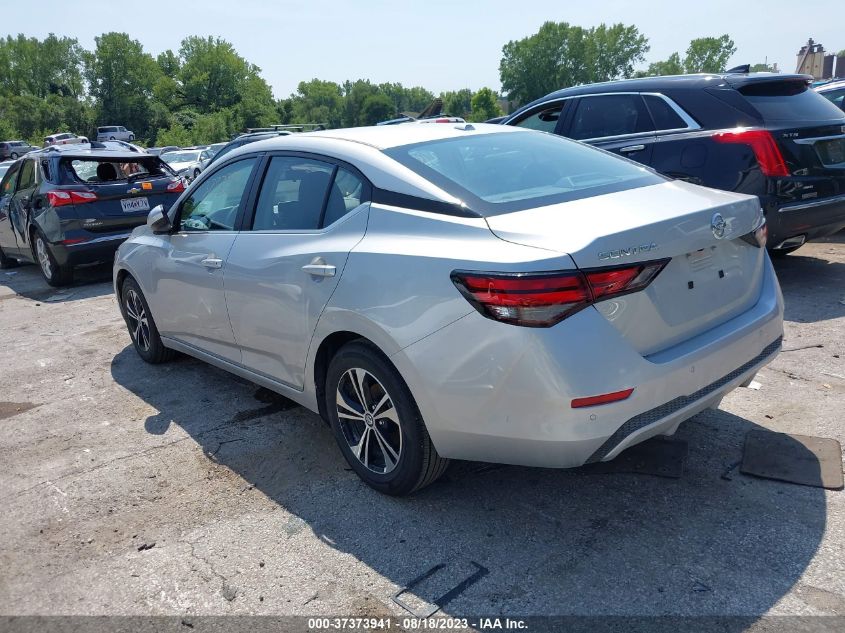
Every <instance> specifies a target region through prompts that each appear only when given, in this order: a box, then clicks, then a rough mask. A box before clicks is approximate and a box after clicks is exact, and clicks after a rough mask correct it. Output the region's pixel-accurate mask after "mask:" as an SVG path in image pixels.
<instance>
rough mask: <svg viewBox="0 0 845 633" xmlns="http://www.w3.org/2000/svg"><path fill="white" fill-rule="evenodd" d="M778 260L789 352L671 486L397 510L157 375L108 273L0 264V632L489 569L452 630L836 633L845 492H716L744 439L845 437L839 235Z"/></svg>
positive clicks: (268, 423)
mask: <svg viewBox="0 0 845 633" xmlns="http://www.w3.org/2000/svg"><path fill="white" fill-rule="evenodd" d="M775 265H776V268H777V270H778V274H779V276H780V279H781V283H782V286H783V290H784V295H785V298H786V319H787V323H786V337H785V341H784V347H785V350H788V351H784V352H783V353H782V354H781V355H780V356H779V357H778V358H777V360H775V361H774V363H772V364H771V365H770V366H769V367H767V368H765V369H764V370H763V371H762V372H761V373H760V374H759V375H758V377H757V380H758V381H759V383H760V384H761V388H760V389H759V390H753V389H739V390H737V391H735V392H734V393H732V394H730V395H729V396H728V397H727V398H726V399H725V400H724V401H723V403H722V406H721V409H720V410H718V411H708V412H705V413H702V414H700V415H698V416H696V417H695V418H693V419H692V420H690V421H688V422H686V423H684V424H683V425H682V426H681V428H680V430H679V431H678V435H677V436H676V437H679V438H682V439H684V440H686V441H687V442H688V447H689V453H688V457H687V461H686V469H685V472H684V474H683V476H682V477H681V478H679V479H669V478H661V477H655V476H648V475H637V474H623V473H610V474H599V473H596V472H594V471H590V470H584V469H576V470H570V471H554V470H540V469H528V468H516V467H491V466H485V465H482V464H474V463H457V464H453V467H452V468H451V469H450V471H449V472H448V473H447V475H446V476H445V477H444V478H443V479H442V480H441V481H440V482H438V483H437V484H435V485H434V486H432V487H430V488H428V489H426V490H424V491H422V492H420V493H418V494H416V495H414V496H413V497H411V498H407V499H392V498H388V497H384V496H381V495H379V494H377V493H375V492H373V491H371V490H370V489H369V488H367V487H366V486H364V485H363V484H362V483H361V482H360V481H359V480H358V478H357V477H356V476H355V475H354V474H353V473H352V472H350V471H349V469H348V468H347V466H346V464H345V462H344V461H343V459H342V457H341V455H340V452H339V451H338V449H337V447H336V445H335V443H334V439H333V437H332V435H331V433H330V432H329V430H328V428H327V427H325V426H324V425H323V423H322V422H321V421H320V420H319V419H318V417H317V416H316V415H315V414H313V413H310V412H308V411H306V410H304V409H302V408H299V407H292V408H289V407H287V406H286V403H285V402H284V401H281V400H277V399H272V398H271V399H268V398H266V397H263V396H262V393H261V392H259V390H258V389H257V387H256V386H255V385H252V384H250V383H248V382H246V381H243V380H240V379H238V378H235V377H233V376H231V375H229V374H226V373H224V372H222V371H219V370H217V369H214V368H212V367H210V366H207V365H204V364H203V363H200V362H198V361H194V360H192V359H189V358H185V357H182V358H179V359H178V360H176V361H175V362H173V363H170V364H167V365H162V366H155V367H152V366H149V365H145V364H144V363H143V362H142V361H141V360H140V359H139V358H138V357H137V356H136V354H135V353H134V351H133V350H132V348H131V346H130V344H129V337H128V335H127V333H126V331H125V328H124V325H123V323H122V321H121V319H120V316H119V314H118V309H117V305H116V302H115V299H114V298H113V296H112V294H111V288H110V279H109V276H110V270H109V269H108V268H104V267H95V268H91V269H88V270H86V271H84V272H83V273H81V274H79V275H78V277H79V279H80V280H79V282H78V283H77V285H75V286H73V287H72V288H69V289H67V290H64V291H62V292H57V291H56V290H54V289H50V288H48V287H47V286H46V285H45V284H44V283H43V282H42V280H41V278H40V276H39V274H38V271H37V270H36V269H35V268H34V267H32V266H26V267H22V268H19V269H16V270H14V271H8V272H7V271H3V272H0V327H2V343H1V344H0V368H2V369H0V376H2V379H1V380H0V384H2V387H0V389H2V391H1V392H0V394H2V395H0V401H2V402H0V423H2V429H3V431H4V432H3V434H2V436H0V465H2V468H0V500H2V503H3V506H4V507H3V512H2V516H0V614H4V615H26V614H41V615H55V614H84V615H99V614H123V615H159V614H168V615H180V616H191V615H202V614H206V615H209V614H247V613H249V614H273V615H284V614H298V615H315V614H322V615H340V614H343V615H391V614H392V615H401V614H403V613H404V612H403V611H402V610H401V609H400V608H399V607H398V606H397V605H395V604H394V603H393V602H392V601H391V595H392V594H393V593H394V592H396V591H397V590H398V589H399V588H400V587H401V586H403V585H405V584H406V583H408V582H409V581H410V580H411V579H413V578H414V577H416V576H418V575H419V574H421V573H423V572H424V571H426V570H427V569H429V568H430V567H432V566H433V565H435V564H438V563H441V562H449V563H450V565H449V566H448V567H447V568H446V569H445V570H444V571H443V572H442V574H441V575H440V576H439V577H438V578H439V579H436V581H434V580H433V581H432V582H434V583H435V584H437V583H440V584H441V585H442V587H439V588H438V587H436V586H434V587H432V588H429V590H430V591H431V592H435V593H436V591H440V590H441V589H443V588H448V587H449V586H452V585H454V584H457V582H459V581H460V580H461V579H462V578H463V577H464V576H465V575H466V574H467V573H469V571H471V569H472V568H471V561H475V562H477V563H479V564H480V565H483V566H484V567H485V568H486V569H487V570H488V573H487V575H485V576H484V577H483V578H481V579H480V580H479V581H478V582H476V583H474V584H472V585H471V586H469V587H468V588H466V590H465V591H463V592H462V593H460V595H458V596H457V597H456V598H455V599H454V600H453V601H451V602H450V603H449V604H448V605H447V607H446V608H445V609H444V612H446V613H455V614H470V613H479V614H480V613H484V614H495V613H506V614H531V615H541V614H616V615H663V614H675V615H745V616H752V617H755V616H760V615H763V614H799V615H814V614H828V615H841V616H845V573H843V572H845V496H843V492H842V491H826V490H822V489H818V488H811V487H803V486H797V485H791V484H787V483H781V482H777V481H770V480H764V479H756V478H752V477H748V476H745V475H742V474H740V473H739V472H738V471H737V470H736V469H734V470H732V471H730V472H729V474H728V475H727V476H725V477H723V475H724V474H725V473H726V471H729V469H730V468H731V466H732V465H734V464H736V463H737V462H738V461H739V460H740V458H741V454H742V445H743V439H744V436H745V434H746V433H747V432H748V431H749V430H751V429H757V428H764V429H771V430H774V431H781V432H788V433H800V434H806V435H818V436H822V437H829V438H835V439H837V440H839V441H840V442H845V432H843V425H842V419H843V418H842V411H843V407H845V233H840V234H839V235H837V236H834V237H832V238H829V239H828V240H826V241H823V242H818V243H814V244H809V245H807V246H805V247H803V248H802V249H800V250H799V251H798V252H797V253H795V254H793V255H790V256H788V257H786V258H784V259H782V260H779V261H777V262H776V264H775ZM268 400H269V401H268ZM421 592H422V590H421ZM432 595H434V594H432Z"/></svg>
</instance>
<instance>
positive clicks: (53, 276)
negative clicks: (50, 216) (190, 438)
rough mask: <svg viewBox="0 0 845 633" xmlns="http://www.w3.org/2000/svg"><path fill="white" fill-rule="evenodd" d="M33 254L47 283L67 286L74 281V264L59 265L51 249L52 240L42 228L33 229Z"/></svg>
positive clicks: (58, 286)
mask: <svg viewBox="0 0 845 633" xmlns="http://www.w3.org/2000/svg"><path fill="white" fill-rule="evenodd" d="M30 237H31V239H32V256H33V257H34V258H35V263H36V264H38V269H39V270H40V271H41V274H42V275H43V277H44V279H46V280H47V283H48V284H50V285H51V286H53V287H55V288H60V287H61V286H67V285H68V284H69V283H71V282H72V281H73V266H59V264H58V262H57V261H56V257H55V256H54V255H53V251H52V250H51V249H50V242H48V241H47V238H46V237H44V234H43V233H42V232H41V230H40V229H37V228H34V229H32V233H30Z"/></svg>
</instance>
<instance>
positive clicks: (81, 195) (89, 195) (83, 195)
mask: <svg viewBox="0 0 845 633" xmlns="http://www.w3.org/2000/svg"><path fill="white" fill-rule="evenodd" d="M47 201H48V202H49V203H50V206H51V207H63V206H65V205H68V204H87V203H88V202H96V201H97V194H96V193H93V192H91V191H67V190H64V191H63V190H60V189H57V190H55V191H48V192H47Z"/></svg>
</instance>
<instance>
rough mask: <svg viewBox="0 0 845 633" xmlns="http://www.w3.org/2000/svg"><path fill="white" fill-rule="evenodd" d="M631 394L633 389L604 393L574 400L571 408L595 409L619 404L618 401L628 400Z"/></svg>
mask: <svg viewBox="0 0 845 633" xmlns="http://www.w3.org/2000/svg"><path fill="white" fill-rule="evenodd" d="M632 393H634V389H633V387H632V388H631V389H623V390H622V391H614V392H613V393H605V394H602V395H600V396H589V397H588V398H575V399H573V400H572V408H573V409H580V408H581V407H595V406H597V405H600V404H608V403H610V402H619V401H620V400H625V399H626V398H628V397H629V396H630V395H631V394H632Z"/></svg>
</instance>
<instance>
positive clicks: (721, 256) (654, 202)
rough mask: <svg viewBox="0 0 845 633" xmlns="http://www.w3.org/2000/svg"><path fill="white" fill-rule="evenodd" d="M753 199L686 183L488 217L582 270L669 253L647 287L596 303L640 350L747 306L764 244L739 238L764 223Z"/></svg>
mask: <svg viewBox="0 0 845 633" xmlns="http://www.w3.org/2000/svg"><path fill="white" fill-rule="evenodd" d="M759 214H760V205H759V202H758V200H757V199H756V198H755V197H752V196H740V195H737V194H732V193H728V192H722V191H717V190H713V189H706V188H704V187H697V186H695V185H690V184H688V183H683V182H679V181H675V182H667V183H663V184H659V185H652V186H649V187H642V188H639V189H633V190H629V191H624V192H618V193H611V194H607V195H603V196H595V197H591V198H585V199H581V200H575V201H571V202H566V203H563V204H558V205H550V206H546V207H539V208H536V209H529V210H527V211H519V212H515V213H509V214H502V215H495V216H491V217H488V218H487V221H488V224H489V226H490V229H491V230H492V231H493V233H494V234H495V235H497V236H498V237H500V238H501V239H504V240H507V241H510V242H515V243H519V244H525V245H529V246H535V247H537V248H543V249H547V250H551V251H555V252H560V253H566V254H569V255H570V256H571V257H572V259H573V261H574V262H575V264H576V265H577V266H578V267H579V268H581V269H594V268H604V267H611V266H619V265H624V264H634V263H636V262H644V261H651V260H659V259H667V258H668V259H669V260H670V261H669V263H668V264H667V265H666V267H665V268H664V269H663V270H662V271H661V273H660V274H659V275H658V276H657V277H656V278H655V279H654V281H652V282H651V284H650V285H649V286H648V287H647V288H646V289H644V290H642V291H639V292H635V293H632V294H629V295H625V296H622V297H614V298H612V299H609V300H607V301H601V302H598V303H597V304H596V309H598V310H599V312H601V313H602V314H603V315H604V316H605V317H606V318H607V320H608V321H609V322H610V323H611V324H612V325H613V326H614V327H615V328H616V329H617V330H618V331H619V332H620V333H621V334H622V335H623V336H624V337H625V338H626V339H627V340H628V342H629V343H630V344H631V345H632V346H633V347H634V348H635V349H636V350H637V351H639V352H640V353H641V354H643V355H648V354H652V353H655V352H659V351H661V350H663V349H666V348H667V347H670V346H672V345H675V344H677V343H680V342H682V341H684V340H686V339H688V338H690V337H693V336H695V335H697V334H699V333H701V332H703V331H706V330H707V329H710V328H712V327H715V326H717V325H719V324H720V323H723V322H725V321H727V320H728V319H730V318H732V317H734V316H736V315H738V314H740V313H742V312H744V311H745V310H748V309H749V308H750V307H751V306H753V305H754V304H755V303H756V301H757V299H758V297H759V294H760V288H761V284H762V274H763V262H764V259H765V249H762V248H757V247H755V246H752V245H750V244H749V243H747V242H746V241H744V240H742V239H740V238H741V237H742V236H744V235H747V234H748V233H750V232H752V231H753V229H754V228H755V225H756V223H757V222H759V220H760V215H759Z"/></svg>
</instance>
